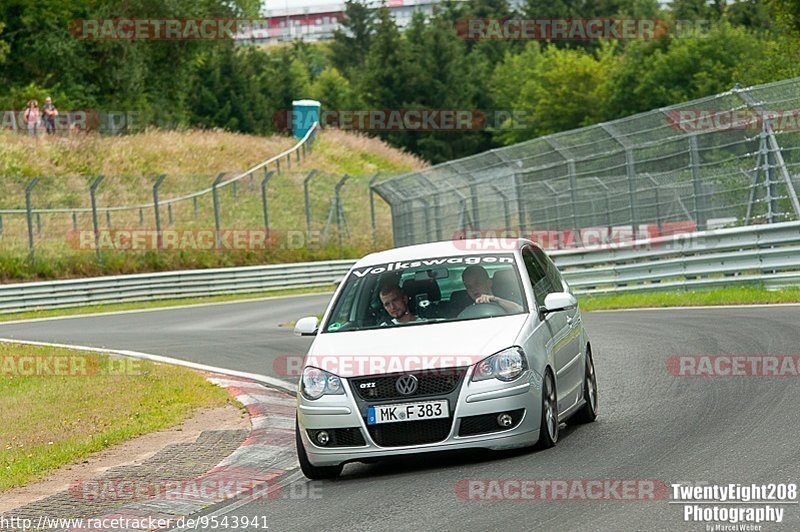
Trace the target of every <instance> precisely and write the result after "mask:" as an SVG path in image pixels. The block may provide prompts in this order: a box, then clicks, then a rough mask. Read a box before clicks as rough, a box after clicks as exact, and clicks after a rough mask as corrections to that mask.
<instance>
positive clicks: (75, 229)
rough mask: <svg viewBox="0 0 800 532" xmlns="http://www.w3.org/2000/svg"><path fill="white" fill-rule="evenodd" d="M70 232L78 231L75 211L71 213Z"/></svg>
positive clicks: (0, 223)
mask: <svg viewBox="0 0 800 532" xmlns="http://www.w3.org/2000/svg"><path fill="white" fill-rule="evenodd" d="M0 225H2V221H0ZM72 230H73V231H77V230H78V213H77V212H75V211H72Z"/></svg>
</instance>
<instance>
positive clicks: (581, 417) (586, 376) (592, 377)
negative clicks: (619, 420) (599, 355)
mask: <svg viewBox="0 0 800 532" xmlns="http://www.w3.org/2000/svg"><path fill="white" fill-rule="evenodd" d="M583 399H584V401H586V402H585V403H584V405H583V406H582V407H581V409H580V410H578V411H577V412H575V415H574V416H572V421H574V422H575V423H576V424H583V423H591V422H593V421H594V420H595V419H597V405H598V402H597V373H596V372H595V369H594V359H593V358H592V351H591V349H589V347H588V346H587V347H586V369H585V370H584V372H583Z"/></svg>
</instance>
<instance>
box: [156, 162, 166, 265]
mask: <svg viewBox="0 0 800 532" xmlns="http://www.w3.org/2000/svg"><path fill="white" fill-rule="evenodd" d="M166 177H167V174H161V175H160V176H158V177H157V178H156V182H155V184H154V185H153V210H154V211H155V214H156V249H158V250H160V249H161V213H160V212H159V210H158V187H160V186H161V183H163V182H164V179H166Z"/></svg>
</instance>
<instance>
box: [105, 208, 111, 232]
mask: <svg viewBox="0 0 800 532" xmlns="http://www.w3.org/2000/svg"><path fill="white" fill-rule="evenodd" d="M106 226H107V227H108V228H109V229H111V211H109V210H106Z"/></svg>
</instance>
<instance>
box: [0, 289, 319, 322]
mask: <svg viewBox="0 0 800 532" xmlns="http://www.w3.org/2000/svg"><path fill="white" fill-rule="evenodd" d="M333 289H334V286H333V285H331V286H330V287H318V288H290V289H285V290H270V291H268V292H252V293H247V294H227V295H219V296H208V297H194V298H182V299H165V300H160V301H137V302H134V303H112V304H108V305H91V306H86V307H75V308H67V309H52V310H32V311H27V312H15V313H12V314H0V322H4V321H15V320H31V319H37V318H53V317H58V316H79V315H82V314H94V313H98V312H116V311H122V310H147V309H154V308H169V307H177V306H181V305H199V304H203V303H224V302H226V301H247V300H253V299H261V298H265V297H282V296H290V295H301V294H325V293H330V292H332V291H333Z"/></svg>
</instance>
